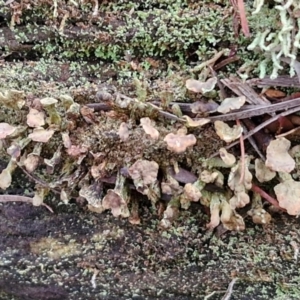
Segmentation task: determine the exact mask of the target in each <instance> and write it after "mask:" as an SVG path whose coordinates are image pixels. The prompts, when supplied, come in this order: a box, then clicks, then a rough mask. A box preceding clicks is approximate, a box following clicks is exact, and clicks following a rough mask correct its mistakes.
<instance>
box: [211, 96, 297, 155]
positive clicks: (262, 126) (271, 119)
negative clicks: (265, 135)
mask: <svg viewBox="0 0 300 300" xmlns="http://www.w3.org/2000/svg"><path fill="white" fill-rule="evenodd" d="M297 100H300V98H298V99H297ZM299 110H300V106H297V107H294V108H292V109H289V110H287V111H285V112H282V113H280V114H278V115H276V116H274V117H272V118H270V119H268V120H266V121H265V122H263V123H261V124H260V125H258V126H257V127H255V128H254V129H252V130H250V131H249V132H248V133H247V134H246V135H244V139H248V138H249V137H250V136H252V135H253V134H255V133H256V132H258V131H260V130H261V129H263V128H264V127H266V126H267V125H269V124H271V123H272V122H274V121H276V120H277V119H278V118H279V117H285V116H288V115H290V114H293V113H295V112H297V111H299ZM238 143H239V141H236V142H234V143H232V144H230V145H228V146H226V147H225V149H226V150H228V149H230V148H232V147H233V146H235V145H237V144H238ZM217 155H219V152H216V153H214V154H213V155H211V156H210V157H209V158H213V157H215V156H217Z"/></svg>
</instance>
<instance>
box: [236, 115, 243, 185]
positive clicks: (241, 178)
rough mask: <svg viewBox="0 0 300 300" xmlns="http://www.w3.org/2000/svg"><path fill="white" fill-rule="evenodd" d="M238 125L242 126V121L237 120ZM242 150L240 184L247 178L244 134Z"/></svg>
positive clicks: (241, 142)
mask: <svg viewBox="0 0 300 300" xmlns="http://www.w3.org/2000/svg"><path fill="white" fill-rule="evenodd" d="M236 124H237V125H238V126H241V122H240V120H236ZM240 148H241V177H240V181H239V183H240V184H241V183H243V181H244V178H245V145H244V138H243V134H241V136H240Z"/></svg>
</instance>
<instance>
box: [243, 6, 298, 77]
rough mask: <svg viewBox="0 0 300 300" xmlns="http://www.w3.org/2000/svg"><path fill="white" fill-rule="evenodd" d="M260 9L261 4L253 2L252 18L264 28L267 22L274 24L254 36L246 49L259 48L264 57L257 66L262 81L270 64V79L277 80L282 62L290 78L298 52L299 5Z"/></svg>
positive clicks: (293, 73)
mask: <svg viewBox="0 0 300 300" xmlns="http://www.w3.org/2000/svg"><path fill="white" fill-rule="evenodd" d="M263 5H264V0H259V1H255V3H254V7H255V11H253V15H254V16H255V18H256V17H257V20H259V21H262V24H265V23H266V20H273V22H272V24H269V26H268V27H265V28H261V29H257V30H256V31H255V32H254V39H253V41H252V43H251V44H250V45H249V46H248V49H249V50H253V49H255V48H258V49H260V50H262V51H263V52H265V53H266V59H264V60H263V61H262V62H261V63H260V65H259V68H260V77H261V78H263V77H265V75H266V72H267V70H266V68H267V64H268V63H269V62H270V61H271V62H272V66H273V70H272V73H271V78H276V77H277V76H278V72H279V71H280V70H283V68H284V66H283V64H282V62H285V63H288V64H289V66H290V75H291V76H293V75H295V63H296V59H297V54H298V50H299V48H300V18H299V16H300V1H298V0H287V1H284V0H275V6H274V8H273V9H270V8H268V7H266V5H265V7H264V6H263ZM270 14H271V16H270V17H269V15H270ZM258 23H259V22H258ZM259 24H260V23H259ZM258 26H261V25H258Z"/></svg>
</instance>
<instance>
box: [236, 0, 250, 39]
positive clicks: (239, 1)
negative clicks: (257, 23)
mask: <svg viewBox="0 0 300 300" xmlns="http://www.w3.org/2000/svg"><path fill="white" fill-rule="evenodd" d="M237 5H238V9H239V14H240V18H241V26H242V31H243V33H244V35H245V37H250V36H251V35H250V30H249V26H248V21H247V17H246V12H245V5H244V1H243V0H237Z"/></svg>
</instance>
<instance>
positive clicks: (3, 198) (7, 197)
mask: <svg viewBox="0 0 300 300" xmlns="http://www.w3.org/2000/svg"><path fill="white" fill-rule="evenodd" d="M0 202H1V203H5V202H25V203H31V204H32V202H33V199H32V198H30V197H25V196H18V195H0ZM42 205H43V206H45V207H46V208H47V209H48V210H49V211H50V212H52V213H54V211H53V210H52V208H51V207H50V206H49V205H47V204H46V203H42Z"/></svg>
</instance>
